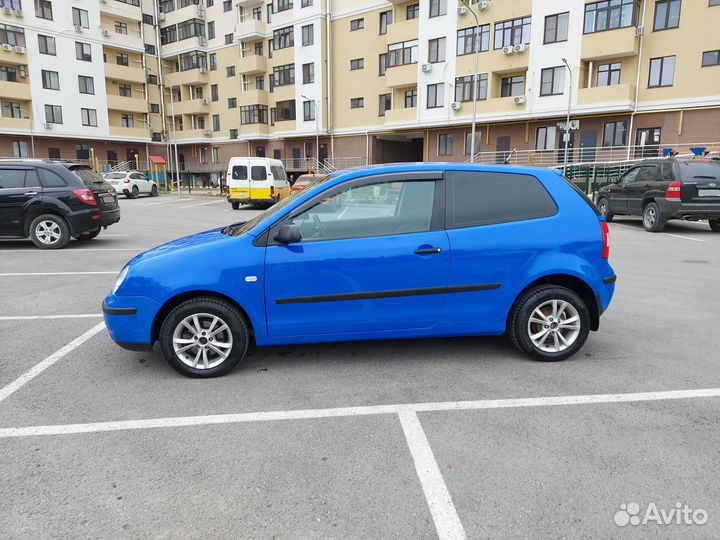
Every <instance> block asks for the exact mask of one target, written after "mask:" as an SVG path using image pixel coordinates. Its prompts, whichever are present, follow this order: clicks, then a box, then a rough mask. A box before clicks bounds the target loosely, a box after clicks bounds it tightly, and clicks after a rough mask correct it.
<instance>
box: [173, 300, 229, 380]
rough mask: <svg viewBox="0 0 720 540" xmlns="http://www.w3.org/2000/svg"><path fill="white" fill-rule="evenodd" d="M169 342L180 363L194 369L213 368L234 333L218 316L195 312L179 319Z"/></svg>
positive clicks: (225, 355)
mask: <svg viewBox="0 0 720 540" xmlns="http://www.w3.org/2000/svg"><path fill="white" fill-rule="evenodd" d="M172 342H173V350H174V351H175V355H176V356H177V357H178V358H179V359H180V361H181V362H182V363H183V364H185V365H187V366H190V367H191V368H194V369H212V368H214V367H217V366H219V365H220V364H222V363H223V362H224V361H225V360H227V358H228V356H229V355H230V351H232V346H233V337H232V332H231V331H230V327H229V326H228V325H227V323H226V322H225V321H223V320H222V319H221V318H220V317H218V316H216V315H211V314H210V313H196V314H193V315H189V316H188V317H185V318H184V319H183V320H182V321H180V322H179V323H178V325H177V326H176V327H175V331H174V332H173V339H172Z"/></svg>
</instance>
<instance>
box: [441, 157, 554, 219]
mask: <svg viewBox="0 0 720 540" xmlns="http://www.w3.org/2000/svg"><path fill="white" fill-rule="evenodd" d="M447 177H448V178H449V180H450V182H449V190H450V192H449V197H448V200H447V205H448V213H447V223H448V228H461V227H475V226H478V225H491V224H493V223H506V222H511V221H524V220H528V219H537V218H542V217H548V216H552V215H554V214H555V213H557V206H556V205H555V201H553V199H552V197H550V194H549V193H548V192H547V190H546V189H545V188H544V187H543V185H542V184H541V183H540V181H539V180H538V179H537V178H535V177H534V176H529V175H526V174H508V173H478V172H470V171H467V172H465V171H458V172H451V173H448V174H447Z"/></svg>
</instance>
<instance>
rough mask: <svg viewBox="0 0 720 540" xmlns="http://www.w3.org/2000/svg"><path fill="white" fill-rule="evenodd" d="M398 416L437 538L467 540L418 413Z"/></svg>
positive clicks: (412, 412)
mask: <svg viewBox="0 0 720 540" xmlns="http://www.w3.org/2000/svg"><path fill="white" fill-rule="evenodd" d="M399 416H400V424H401V425H402V428H403V432H405V440H406V441H407V444H408V448H410V454H411V455H412V458H413V463H415V471H417V475H418V478H419V479H420V484H421V485H422V489H423V493H425V500H426V501H427V504H428V508H429V509H430V514H431V515H432V518H433V521H434V522H435V529H436V530H437V533H438V537H439V538H440V540H464V539H465V538H466V536H465V529H463V526H462V523H461V522H460V518H459V517H458V515H457V511H456V510H455V505H454V504H453V502H452V498H451V497H450V492H449V491H448V488H447V486H446V485H445V481H444V480H443V477H442V473H441V472H440V468H439V467H438V464H437V461H435V456H434V455H433V452H432V448H430V443H429V442H428V440H427V437H426V436H425V432H424V431H423V428H422V425H421V424H420V420H419V419H418V417H417V414H416V413H415V412H414V411H407V412H401V413H400V415H399Z"/></svg>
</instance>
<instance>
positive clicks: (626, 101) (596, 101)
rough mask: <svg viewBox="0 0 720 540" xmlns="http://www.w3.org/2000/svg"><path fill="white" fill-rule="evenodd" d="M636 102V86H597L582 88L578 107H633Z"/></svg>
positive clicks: (579, 93)
mask: <svg viewBox="0 0 720 540" xmlns="http://www.w3.org/2000/svg"><path fill="white" fill-rule="evenodd" d="M634 100H635V85H634V84H618V85H615V86H595V87H592V88H581V89H580V91H579V92H578V105H610V104H613V105H622V106H625V107H628V108H629V107H631V106H632V104H633V102H634Z"/></svg>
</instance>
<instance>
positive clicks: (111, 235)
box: [102, 234, 130, 238]
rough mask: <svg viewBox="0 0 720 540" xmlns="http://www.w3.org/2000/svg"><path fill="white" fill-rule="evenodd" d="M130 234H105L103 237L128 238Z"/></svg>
mask: <svg viewBox="0 0 720 540" xmlns="http://www.w3.org/2000/svg"><path fill="white" fill-rule="evenodd" d="M128 236H130V235H129V234H103V235H102V237H103V238H126V237H128Z"/></svg>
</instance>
